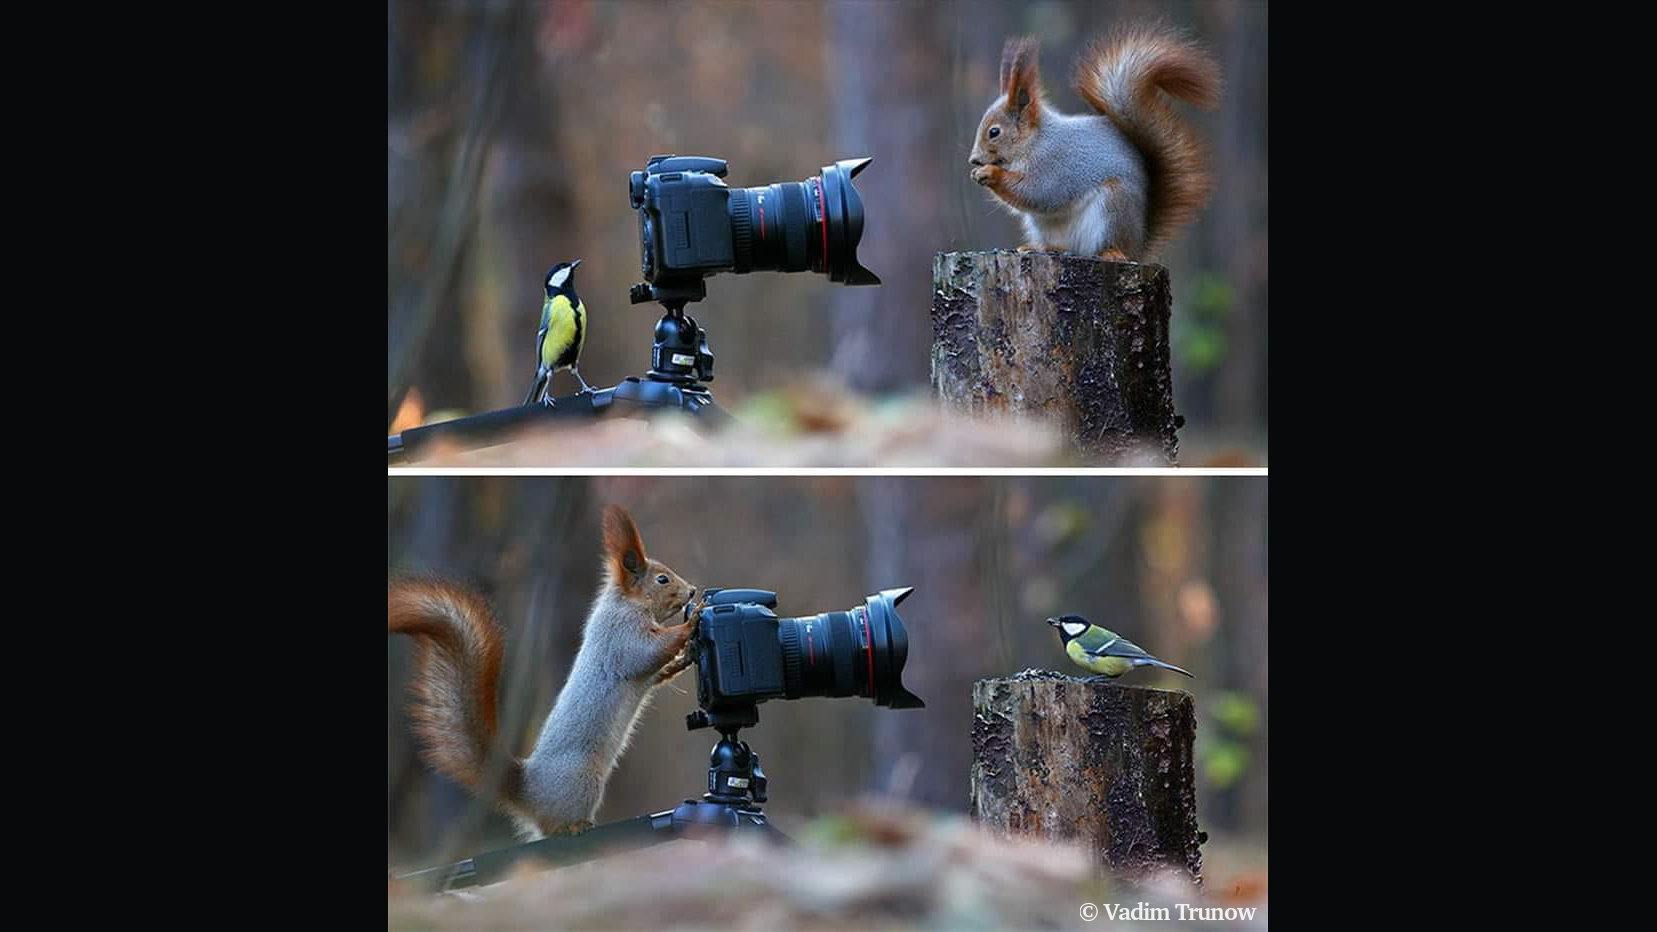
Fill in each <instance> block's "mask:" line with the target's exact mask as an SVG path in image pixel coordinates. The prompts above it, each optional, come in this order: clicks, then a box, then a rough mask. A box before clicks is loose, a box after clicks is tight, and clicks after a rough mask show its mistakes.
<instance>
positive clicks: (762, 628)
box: [686, 586, 926, 732]
mask: <svg viewBox="0 0 1657 932" xmlns="http://www.w3.org/2000/svg"><path fill="white" fill-rule="evenodd" d="M913 591H914V587H912V586H911V587H908V588H904V589H887V590H884V591H881V592H877V593H875V594H874V595H871V596H869V597H867V598H866V599H864V601H863V604H862V605H859V606H857V607H856V608H852V609H850V610H848V611H843V612H823V613H821V614H818V615H809V616H805V617H800V618H778V617H777V613H776V612H775V611H774V609H776V607H777V594H776V593H775V592H770V591H767V590H764V589H709V590H708V591H707V595H706V596H705V597H704V600H703V602H702V608H701V610H700V611H699V613H698V615H697V630H696V637H695V639H694V640H693V641H692V652H693V655H694V657H695V660H696V669H697V675H696V702H697V705H698V706H700V708H699V709H698V710H697V711H695V712H692V713H691V714H690V715H689V716H688V717H687V719H686V725H687V726H688V727H690V728H692V729H695V728H705V727H708V726H712V727H715V728H717V729H719V730H720V731H721V732H725V731H731V730H735V729H738V728H746V727H749V726H752V725H755V724H757V723H758V722H759V709H758V706H759V703H761V702H765V701H766V700H768V699H803V698H806V697H808V696H829V697H835V698H839V697H845V696H860V697H862V698H865V699H868V700H870V701H872V702H873V703H874V704H875V705H879V706H886V707H888V708H893V709H919V708H924V707H925V705H926V704H925V703H924V702H922V701H921V699H920V697H919V696H916V695H915V694H914V693H912V692H910V691H909V690H907V689H905V688H904V686H903V682H902V675H903V665H904V662H905V661H906V660H907V659H908V657H909V635H908V633H907V632H906V631H905V630H904V627H903V620H902V619H901V618H899V617H898V612H897V606H898V605H899V603H901V602H902V601H903V600H904V599H906V598H908V597H909V594H910V593H911V592H913ZM688 613H689V606H687V614H688Z"/></svg>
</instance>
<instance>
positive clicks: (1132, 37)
mask: <svg viewBox="0 0 1657 932" xmlns="http://www.w3.org/2000/svg"><path fill="white" fill-rule="evenodd" d="M1220 87H1221V82H1220V68H1219V65H1217V64H1215V62H1214V60H1213V59H1212V58H1211V57H1209V55H1208V54H1207V53H1206V52H1204V51H1203V50H1202V49H1201V48H1199V47H1198V46H1197V45H1195V44H1194V43H1192V42H1191V41H1190V40H1189V39H1187V38H1186V37H1185V36H1184V35H1182V34H1181V33H1180V32H1178V31H1177V30H1175V29H1173V28H1172V27H1170V26H1168V25H1166V24H1163V23H1140V24H1134V25H1129V26H1122V27H1118V28H1117V29H1115V30H1113V31H1112V32H1111V33H1109V34H1108V35H1106V36H1105V37H1104V38H1102V39H1100V40H1098V41H1097V42H1095V43H1094V44H1093V46H1092V47H1091V48H1090V49H1089V50H1088V51H1087V53H1086V54H1084V55H1083V56H1082V57H1081V59H1080V60H1079V61H1078V62H1077V65H1076V90H1077V92H1078V93H1080V94H1081V95H1082V97H1083V98H1085V99H1086V100H1087V102H1088V103H1089V104H1090V105H1092V107H1093V109H1094V110H1097V111H1098V112H1099V113H1102V114H1104V115H1105V116H1106V117H1108V118H1110V121H1111V122H1112V123H1114V124H1116V126H1117V128H1118V129H1120V130H1122V132H1123V133H1124V134H1125V135H1126V136H1127V137H1128V139H1129V140H1131V141H1132V142H1133V144H1134V146H1135V147H1136V148H1137V149H1139V151H1140V154H1141V155H1143V156H1144V158H1145V162H1146V165H1145V169H1146V173H1147V174H1148V175H1149V177H1150V191H1149V193H1148V200H1149V203H1148V204H1147V205H1146V208H1147V220H1146V252H1147V255H1149V254H1151V253H1154V252H1155V251H1156V250H1157V249H1159V248H1160V247H1162V246H1165V245H1167V243H1168V241H1169V240H1171V239H1172V238H1173V236H1174V234H1175V233H1176V232H1178V231H1179V229H1180V228H1181V227H1183V226H1184V225H1185V224H1186V223H1188V222H1189V221H1190V220H1191V217H1192V216H1193V215H1194V214H1195V213H1196V212H1197V210H1198V209H1200V208H1201V207H1202V206H1203V204H1204V203H1206V202H1207V200H1208V194H1209V190H1210V187H1211V184H1212V182H1211V180H1210V178H1209V175H1208V171H1207V168H1206V166H1205V165H1204V159H1203V153H1202V147H1201V145H1200V144H1199V143H1198V140H1197V137H1196V134H1195V133H1193V132H1192V131H1191V129H1190V128H1189V127H1188V126H1186V125H1185V124H1184V123H1183V122H1181V120H1180V118H1179V116H1178V115H1176V114H1175V113H1174V111H1173V109H1172V108H1171V107H1169V105H1168V102H1167V101H1165V100H1163V99H1162V98H1161V97H1160V96H1159V92H1166V93H1167V94H1168V95H1169V96H1172V97H1176V98H1179V99H1180V100H1183V101H1186V102H1187V103H1191V104H1194V105H1196V106H1200V107H1203V108H1206V109H1212V108H1214V107H1216V106H1218V105H1219V102H1220Z"/></svg>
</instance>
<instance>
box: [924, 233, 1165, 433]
mask: <svg viewBox="0 0 1657 932" xmlns="http://www.w3.org/2000/svg"><path fill="white" fill-rule="evenodd" d="M1171 304H1172V298H1171V294H1170V291H1169V287H1168V270H1167V269H1165V268H1163V267H1162V266H1160V265H1141V264H1140V263H1137V262H1108V261H1105V260H1103V259H1093V258H1089V257H1086V256H1070V255H1051V254H1047V253H1036V252H1023V253H1021V252H1011V251H1005V250H999V251H995V252H941V253H938V254H937V256H936V257H935V258H934V259H933V260H932V387H933V390H934V391H935V392H936V393H937V394H938V396H939V397H940V398H941V399H942V400H943V402H944V404H945V405H947V406H950V407H953V408H956V409H960V410H964V411H966V412H968V413H971V414H977V415H984V414H990V415H1014V416H1032V417H1036V418H1040V419H1043V420H1047V421H1049V422H1051V423H1055V424H1056V425H1057V426H1058V428H1059V429H1060V430H1061V431H1062V432H1063V433H1064V435H1065V436H1066V437H1068V438H1069V439H1070V443H1071V445H1072V447H1073V448H1074V449H1076V450H1077V451H1078V452H1080V453H1081V454H1083V455H1084V456H1087V457H1089V458H1091V459H1097V460H1100V461H1102V462H1105V463H1107V464H1112V465H1149V466H1173V465H1175V464H1176V461H1177V457H1178V452H1179V440H1178V438H1177V437H1176V436H1175V431H1176V430H1178V429H1179V428H1180V427H1182V426H1184V424H1185V419H1184V418H1183V417H1181V416H1179V415H1178V414H1175V413H1174V385H1173V376H1172V375H1171V373H1170V371H1169V364H1168V319H1169V311H1170V307H1171Z"/></svg>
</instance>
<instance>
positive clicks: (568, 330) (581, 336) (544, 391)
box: [524, 259, 593, 405]
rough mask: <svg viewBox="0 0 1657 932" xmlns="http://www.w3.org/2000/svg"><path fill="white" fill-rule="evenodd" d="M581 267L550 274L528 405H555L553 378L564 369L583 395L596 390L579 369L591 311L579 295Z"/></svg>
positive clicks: (566, 266)
mask: <svg viewBox="0 0 1657 932" xmlns="http://www.w3.org/2000/svg"><path fill="white" fill-rule="evenodd" d="M580 264H581V260H580V259H577V260H575V261H574V262H560V263H558V264H557V265H555V266H553V267H552V268H551V269H549V270H548V271H547V278H546V289H547V295H546V298H545V299H544V300H543V301H542V302H541V329H540V330H539V331H537V332H536V334H535V384H534V386H532V387H531V388H530V390H529V395H528V397H526V398H524V404H526V405H527V404H530V403H532V402H534V401H535V400H537V398H539V400H540V401H541V403H542V404H547V405H551V404H553V400H552V376H553V373H555V372H557V371H558V370H560V369H568V370H570V374H571V375H573V376H575V380H576V381H577V382H580V383H581V391H582V393H583V394H591V393H592V391H593V389H592V386H590V385H588V384H587V380H586V379H584V378H582V377H581V373H580V371H579V370H577V369H576V367H575V365H576V361H577V360H578V359H580V358H581V347H582V346H584V345H585V344H586V342H587V309H586V308H585V307H583V306H582V304H581V299H580V298H579V297H577V296H576V293H575V269H576V266H579V265H580Z"/></svg>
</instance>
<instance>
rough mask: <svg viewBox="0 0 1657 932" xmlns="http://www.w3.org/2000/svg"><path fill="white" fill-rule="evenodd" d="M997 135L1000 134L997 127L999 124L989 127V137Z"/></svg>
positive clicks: (999, 129) (999, 128)
mask: <svg viewBox="0 0 1657 932" xmlns="http://www.w3.org/2000/svg"><path fill="white" fill-rule="evenodd" d="M999 135H1001V127H999V126H992V127H990V138H991V139H994V138H995V137H997V136H999Z"/></svg>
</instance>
